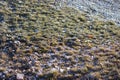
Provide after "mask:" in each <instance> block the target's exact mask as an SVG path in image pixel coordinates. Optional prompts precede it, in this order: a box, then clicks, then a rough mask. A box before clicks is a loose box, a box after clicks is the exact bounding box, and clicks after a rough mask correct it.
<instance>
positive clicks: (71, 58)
mask: <svg viewBox="0 0 120 80" xmlns="http://www.w3.org/2000/svg"><path fill="white" fill-rule="evenodd" d="M53 5H56V3H55V2H53V1H52V0H51V1H50V0H49V1H47V0H46V1H45V0H14V1H11V0H8V1H5V0H1V1H0V80H120V64H119V63H120V27H118V26H117V25H115V23H114V22H112V21H105V20H101V19H98V18H97V17H92V16H88V14H87V13H85V12H82V11H79V10H76V9H74V8H71V7H64V8H63V7H62V8H61V9H56V7H55V6H53Z"/></svg>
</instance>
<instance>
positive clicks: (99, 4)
mask: <svg viewBox="0 0 120 80" xmlns="http://www.w3.org/2000/svg"><path fill="white" fill-rule="evenodd" d="M56 1H57V2H58V3H57V2H56V4H59V6H60V7H63V6H64V5H67V6H70V7H74V8H76V9H79V10H81V11H84V12H86V13H88V14H89V15H91V16H99V17H102V18H104V20H106V19H107V20H113V21H115V22H116V23H117V24H118V25H119V26H120V15H119V14H120V0H56ZM102 18H101V19H102Z"/></svg>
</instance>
